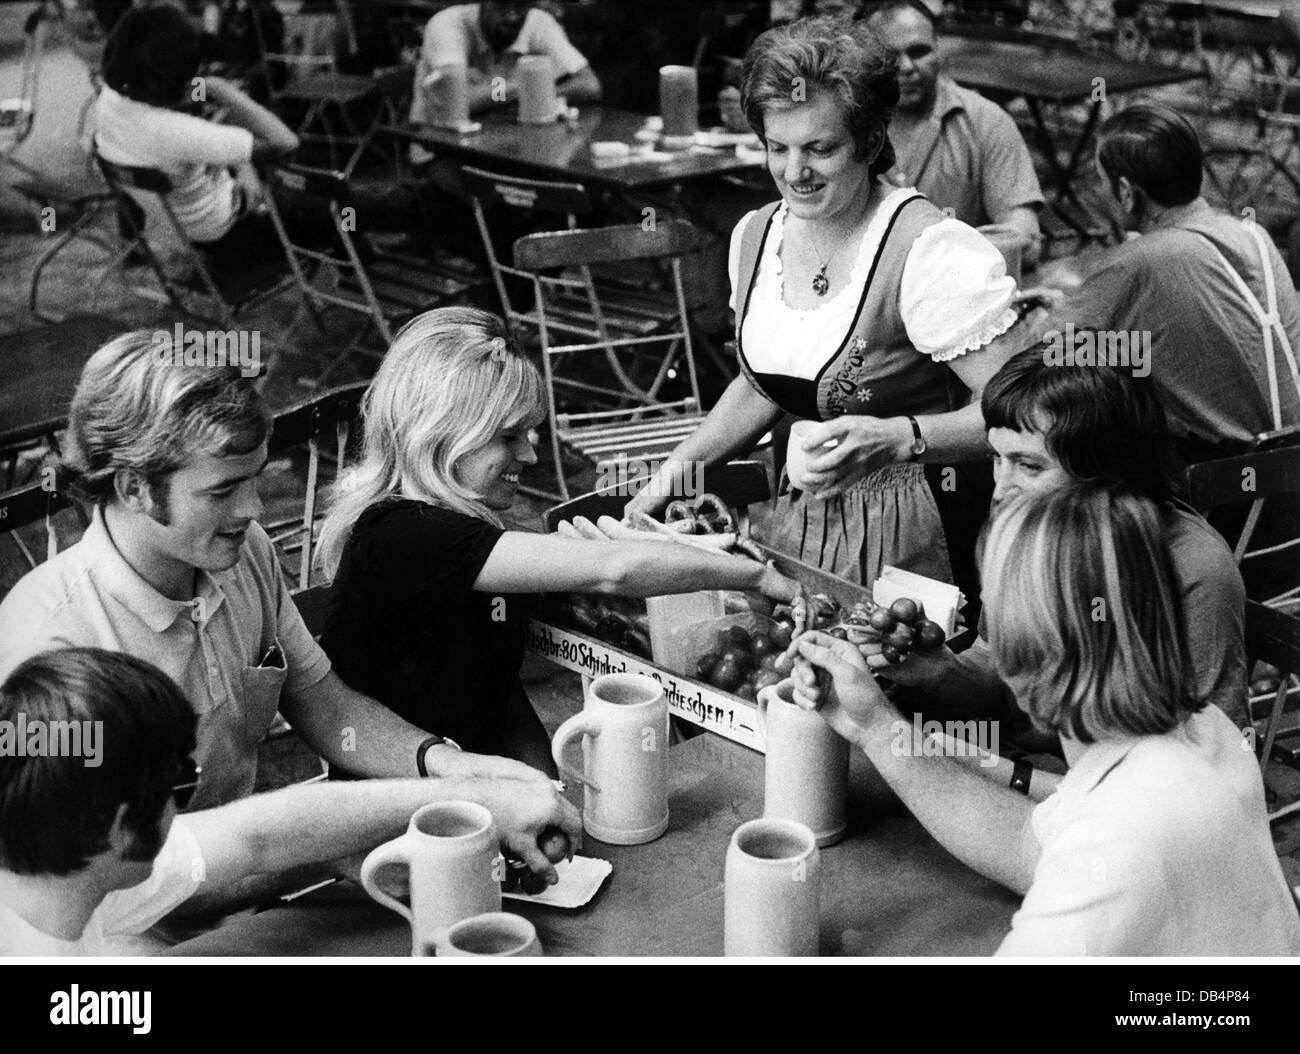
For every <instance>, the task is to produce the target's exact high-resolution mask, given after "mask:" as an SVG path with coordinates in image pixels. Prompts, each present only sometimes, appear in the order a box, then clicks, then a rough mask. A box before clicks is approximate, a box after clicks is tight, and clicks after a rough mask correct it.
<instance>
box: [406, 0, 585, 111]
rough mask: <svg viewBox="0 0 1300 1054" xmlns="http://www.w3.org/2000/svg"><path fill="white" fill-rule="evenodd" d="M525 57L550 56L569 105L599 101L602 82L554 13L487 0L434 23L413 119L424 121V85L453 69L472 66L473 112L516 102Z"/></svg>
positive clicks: (523, 1) (519, 1)
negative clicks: (520, 66) (518, 70)
mask: <svg viewBox="0 0 1300 1054" xmlns="http://www.w3.org/2000/svg"><path fill="white" fill-rule="evenodd" d="M522 55H545V56H546V57H548V58H549V59H550V60H551V62H552V64H553V65H554V67H555V88H556V91H558V92H559V93H560V94H561V95H563V96H564V97H565V98H566V99H568V100H569V102H598V101H599V100H600V94H601V86H600V80H599V78H597V76H596V74H595V72H594V71H593V70H592V68H591V66H590V65H589V64H588V62H587V60H586V58H584V57H583V54H582V52H580V51H579V50H578V49H577V48H575V47H574V46H573V45H572V44H571V43H570V42H569V38H568V36H567V35H566V34H565V32H564V29H563V27H562V26H561V25H560V23H559V22H557V21H556V20H555V17H554V16H553V15H551V14H549V13H548V12H546V11H544V10H542V9H541V8H539V7H538V6H537V5H536V4H534V3H530V2H527V0H486V2H485V3H481V4H457V5H455V6H453V7H448V8H445V9H444V10H442V11H439V12H438V13H437V14H436V15H434V16H433V17H432V18H431V19H429V24H428V26H426V27H425V31H424V45H423V47H422V48H421V49H420V62H419V65H418V67H417V69H416V81H415V94H414V96H413V98H412V104H411V120H412V121H413V122H415V123H417V124H418V123H420V122H422V121H424V120H425V117H426V114H425V92H424V82H425V81H426V80H428V78H430V77H435V76H437V74H438V71H439V70H440V69H442V68H443V67H445V66H449V65H462V66H467V67H468V74H469V110H470V113H479V112H481V111H483V110H488V109H491V108H492V107H494V106H502V105H506V104H508V103H513V102H516V101H517V100H518V97H519V85H518V83H517V81H516V77H515V66H516V64H517V63H518V61H519V58H520V56H522Z"/></svg>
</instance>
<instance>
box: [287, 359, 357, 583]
mask: <svg viewBox="0 0 1300 1054" xmlns="http://www.w3.org/2000/svg"><path fill="white" fill-rule="evenodd" d="M367 387H368V382H365V381H362V382H359V383H356V384H349V385H344V386H343V387H340V388H334V389H332V390H330V391H328V392H324V393H323V394H321V395H317V396H314V397H313V398H311V399H306V400H304V401H303V402H300V403H298V404H296V405H294V406H290V407H288V408H286V409H284V410H281V411H280V412H279V413H277V414H276V415H275V424H274V427H273V428H272V430H271V439H270V442H269V443H268V451H269V453H270V455H271V456H273V457H274V456H276V455H278V454H283V453H285V452H287V451H289V450H292V449H294V448H296V447H299V446H302V445H304V444H306V446H307V485H306V490H305V493H304V497H303V510H302V517H301V519H300V520H299V521H298V522H297V523H296V524H295V525H294V526H293V527H292V529H291V530H289V531H287V532H283V533H282V532H281V531H280V530H279V529H278V528H279V526H280V525H276V528H275V529H271V530H270V531H269V533H270V534H271V536H272V538H273V539H275V540H276V541H277V542H278V543H280V544H281V548H283V549H285V550H286V551H293V550H300V551H301V554H302V556H301V562H300V564H299V568H298V587H299V588H300V589H306V588H307V587H308V585H309V584H310V582H311V563H312V553H313V550H314V548H315V533H314V532H315V527H316V519H317V515H316V508H317V503H318V502H317V498H318V493H317V492H318V490H319V481H320V462H321V455H322V453H323V450H322V444H323V442H324V441H325V437H326V436H327V435H328V434H329V432H330V430H331V429H332V430H333V434H334V458H335V464H336V465H337V466H342V464H343V459H344V456H345V454H346V452H347V446H348V440H349V438H350V437H351V434H352V427H353V423H354V422H355V421H356V419H357V417H358V416H359V414H360V409H361V399H362V396H364V395H365V392H366V388H367ZM296 535H301V537H300V538H299V540H298V541H297V542H294V543H293V544H291V545H286V544H284V542H285V540H286V539H287V538H291V537H294V536H296Z"/></svg>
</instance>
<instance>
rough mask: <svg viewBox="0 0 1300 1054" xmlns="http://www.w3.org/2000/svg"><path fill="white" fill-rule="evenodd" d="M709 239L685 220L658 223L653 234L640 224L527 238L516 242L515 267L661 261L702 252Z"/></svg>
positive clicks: (535, 268)
mask: <svg viewBox="0 0 1300 1054" xmlns="http://www.w3.org/2000/svg"><path fill="white" fill-rule="evenodd" d="M708 244H709V240H708V238H707V237H706V236H705V235H704V234H702V233H701V232H700V230H699V229H698V228H697V227H695V226H694V225H693V224H691V223H688V222H687V221H685V220H668V221H667V222H664V223H658V224H656V225H655V226H654V228H653V229H652V230H646V229H645V228H644V227H642V226H641V225H640V224H636V223H629V224H620V225H619V226H615V227H597V228H595V229H592V230H570V231H550V232H547V233H542V234H529V235H526V236H524V237H523V238H520V239H519V240H518V241H517V242H515V265H516V266H517V267H519V268H520V269H521V270H524V271H545V270H550V269H553V268H559V267H578V266H581V265H584V264H586V265H592V264H606V263H621V262H624V261H631V260H663V259H667V258H669V257H674V256H686V255H689V254H690V253H693V252H698V251H699V250H701V249H703V248H705V247H706V246H707V245H708Z"/></svg>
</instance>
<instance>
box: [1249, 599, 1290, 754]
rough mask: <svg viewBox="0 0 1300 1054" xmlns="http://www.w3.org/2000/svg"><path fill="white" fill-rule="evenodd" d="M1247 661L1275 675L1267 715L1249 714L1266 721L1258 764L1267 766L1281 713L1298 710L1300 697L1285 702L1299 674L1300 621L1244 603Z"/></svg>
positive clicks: (1254, 603) (1257, 604) (1268, 608)
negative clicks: (1274, 671)
mask: <svg viewBox="0 0 1300 1054" xmlns="http://www.w3.org/2000/svg"><path fill="white" fill-rule="evenodd" d="M1246 658H1247V662H1248V663H1249V664H1251V665H1253V664H1254V663H1256V662H1266V663H1269V664H1270V665H1272V666H1274V667H1276V668H1277V672H1278V685H1277V689H1276V691H1275V692H1274V695H1273V698H1272V699H1271V700H1269V701H1268V707H1267V711H1266V712H1265V713H1262V714H1257V713H1252V714H1251V719H1252V721H1254V720H1255V719H1256V718H1257V717H1263V718H1264V719H1265V720H1266V721H1267V724H1266V725H1265V728H1264V739H1263V742H1262V744H1261V748H1260V753H1259V759H1260V764H1261V765H1267V764H1268V759H1269V756H1270V755H1271V754H1272V752H1273V741H1274V739H1275V738H1276V737H1277V731H1278V725H1279V723H1280V719H1281V716H1282V714H1283V712H1284V711H1286V710H1297V709H1300V695H1297V696H1296V697H1295V698H1294V699H1291V700H1290V701H1289V702H1288V697H1289V696H1290V695H1291V678H1292V675H1293V674H1297V673H1300V618H1296V616H1294V615H1290V614H1287V613H1286V612H1284V611H1279V610H1277V609H1276V608H1271V607H1268V606H1267V605H1265V604H1260V603H1258V602H1257V601H1254V600H1248V601H1246Z"/></svg>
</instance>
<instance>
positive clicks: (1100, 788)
mask: <svg viewBox="0 0 1300 1054" xmlns="http://www.w3.org/2000/svg"><path fill="white" fill-rule="evenodd" d="M982 567H983V576H984V590H985V604H986V608H985V610H986V613H987V618H988V624H989V630H990V636H989V641H990V644H991V646H992V649H993V654H994V657H995V659H996V662H997V666H998V671H999V673H1000V674H1001V676H1002V678H1003V679H1004V680H1005V681H1006V682H1007V684H1008V685H1010V686H1011V688H1012V690H1013V691H1014V692H1015V696H1016V700H1017V702H1018V703H1019V704H1020V706H1021V707H1023V708H1024V710H1025V711H1026V712H1027V713H1028V715H1029V717H1030V719H1031V720H1032V721H1033V722H1034V724H1035V725H1036V726H1037V727H1038V728H1040V729H1042V730H1043V731H1050V732H1055V733H1056V734H1058V735H1059V736H1060V738H1061V742H1062V744H1063V746H1064V748H1065V756H1066V759H1067V760H1068V761H1069V763H1070V770H1069V772H1068V773H1067V774H1066V775H1065V777H1064V778H1063V779H1062V781H1061V783H1060V786H1059V787H1058V789H1057V790H1056V793H1054V794H1053V795H1051V796H1050V797H1049V798H1047V799H1046V800H1045V801H1043V802H1040V803H1038V804H1037V805H1035V804H1034V803H1033V802H1031V801H1030V799H1029V798H1028V797H1026V796H1025V795H1023V794H1019V793H1017V791H1016V790H1014V789H1012V788H1009V787H1007V786H1005V785H998V784H996V783H994V782H992V781H991V780H988V779H984V778H982V777H981V776H980V775H979V774H977V773H976V772H975V771H973V769H972V768H970V767H968V766H966V765H963V764H961V763H960V762H959V761H958V760H957V759H956V758H954V757H951V756H929V757H912V756H908V755H910V754H911V753H912V752H911V751H910V750H907V749H899V748H898V744H899V743H900V742H902V740H901V737H900V734H899V733H900V729H906V733H907V735H908V736H909V737H910V733H911V728H910V726H909V725H907V723H906V722H903V721H902V720H901V718H900V716H899V713H898V711H897V710H896V709H894V707H893V705H892V704H891V703H890V702H889V701H888V700H887V699H886V698H885V696H884V694H883V693H882V692H881V690H880V688H879V687H878V686H877V684H876V682H875V679H874V678H873V677H872V676H871V675H870V671H869V670H868V668H867V666H866V663H865V662H864V661H863V659H862V656H861V655H860V654H859V653H858V650H857V649H856V648H855V647H853V645H851V644H848V643H847V642H842V641H838V640H836V639H835V638H833V637H829V636H827V635H825V634H822V633H808V634H805V635H804V636H802V637H800V638H799V639H798V640H796V641H795V643H794V645H792V648H793V649H794V650H796V651H797V652H798V655H799V656H801V661H800V663H799V665H798V666H797V667H796V671H795V673H794V675H793V677H792V678H791V679H790V680H787V681H786V682H783V684H782V685H781V686H778V687H777V688H775V689H767V690H768V691H775V692H776V693H777V694H778V695H780V696H781V697H783V698H786V699H788V700H793V701H794V702H797V703H799V704H800V705H803V706H805V707H808V708H819V710H820V713H821V715H822V716H823V717H824V718H825V719H826V721H827V722H828V723H829V724H830V725H831V726H832V727H833V728H834V729H835V730H836V731H837V732H839V733H840V734H841V735H842V736H844V737H845V738H846V739H848V740H849V741H850V742H852V743H854V744H855V745H857V746H858V747H860V748H861V749H862V750H863V751H864V752H865V753H866V754H867V756H868V757H869V758H870V759H871V761H872V762H873V763H874V764H875V766H876V767H877V768H878V769H879V771H880V773H881V775H882V776H883V777H884V778H885V779H886V780H887V781H888V783H889V784H890V786H891V787H892V788H893V789H894V790H895V792H897V794H898V796H899V797H900V798H901V799H902V800H903V802H904V803H905V804H906V805H907V807H908V808H909V809H910V810H911V811H912V812H913V814H914V815H915V816H916V817H917V819H919V820H920V821H921V822H922V823H923V824H924V825H925V826H926V828H927V829H928V830H929V831H930V833H931V834H933V835H934V837H935V838H936V839H938V840H939V842H941V843H942V844H943V845H944V846H945V847H946V848H947V849H948V850H949V851H950V852H952V853H953V854H954V855H955V856H957V857H958V858H960V859H961V860H962V861H963V862H964V863H966V864H968V865H969V866H970V867H972V868H974V869H975V870H976V871H979V872H980V873H981V874H983V875H985V876H987V877H989V878H991V879H993V880H995V881H997V882H1000V883H1001V884H1002V885H1005V886H1007V887H1008V888H1010V889H1012V890H1014V891H1016V892H1017V893H1023V894H1024V901H1023V903H1022V904H1021V906H1020V909H1019V911H1017V912H1016V914H1015V916H1014V917H1013V918H1012V920H1011V932H1010V933H1009V934H1008V935H1007V936H1006V937H1005V938H1004V940H1003V941H1002V944H1001V945H1000V946H999V948H998V954H1000V955H1038V956H1047V955H1053V956H1055V955H1296V954H1300V915H1298V914H1297V911H1296V904H1295V902H1294V900H1293V898H1292V895H1291V891H1290V890H1289V889H1288V888H1287V884H1286V879H1285V878H1284V877H1283V874H1282V869H1281V867H1280V865H1279V864H1278V859H1277V854H1276V852H1275V851H1274V849H1273V842H1272V839H1271V837H1270V836H1269V830H1268V819H1267V813H1266V810H1265V805H1264V790H1263V782H1262V780H1261V779H1260V773H1259V765H1258V763H1257V762H1256V760H1255V757H1254V754H1253V752H1252V751H1250V750H1249V749H1247V748H1246V746H1245V745H1244V744H1243V740H1242V737H1241V735H1240V734H1239V732H1238V730H1237V728H1236V727H1235V726H1234V725H1233V723H1232V722H1231V721H1230V720H1229V719H1228V718H1227V717H1226V716H1225V715H1224V714H1223V712H1222V711H1221V710H1219V709H1218V708H1217V707H1214V706H1207V705H1205V704H1204V703H1203V702H1201V703H1198V702H1196V701H1195V700H1194V698H1193V681H1192V674H1191V664H1190V662H1189V659H1188V655H1187V651H1186V647H1185V645H1184V643H1183V641H1184V640H1185V637H1184V633H1183V624H1182V623H1183V614H1182V608H1181V605H1180V602H1179V596H1178V590H1177V588H1176V586H1175V582H1174V577H1173V572H1172V568H1171V566H1170V560H1169V555H1168V553H1167V552H1166V549H1165V546H1164V542H1163V535H1162V526H1161V522H1160V516H1159V513H1158V511H1157V509H1156V508H1155V506H1153V505H1152V504H1151V503H1150V502H1148V501H1146V500H1144V499H1142V498H1138V497H1135V496H1133V495H1130V494H1122V493H1117V492H1114V491H1112V490H1110V489H1108V488H1105V487H1095V486H1087V485H1073V486H1069V487H1065V488H1062V489H1059V490H1055V491H1052V492H1049V493H1043V494H1024V495H1022V496H1020V497H1018V498H1016V499H1015V500H1013V501H1011V502H1009V503H1008V504H1007V505H1006V506H1005V507H1004V508H1003V509H1002V510H1001V511H1000V512H999V514H998V516H997V518H996V519H995V521H994V523H993V525H992V529H991V531H990V533H989V537H988V541H987V545H986V547H985V550H984V555H983V562H982ZM807 664H811V665H812V666H817V667H821V668H823V669H824V670H826V671H827V672H828V673H829V674H830V675H831V677H832V678H833V680H834V690H833V691H832V692H829V693H826V692H823V691H821V690H819V689H818V688H817V686H816V680H815V678H814V676H813V670H812V669H811V668H810V667H809V666H808V665H807ZM907 742H910V739H908V740H907Z"/></svg>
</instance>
